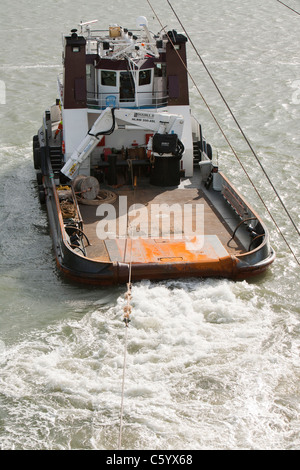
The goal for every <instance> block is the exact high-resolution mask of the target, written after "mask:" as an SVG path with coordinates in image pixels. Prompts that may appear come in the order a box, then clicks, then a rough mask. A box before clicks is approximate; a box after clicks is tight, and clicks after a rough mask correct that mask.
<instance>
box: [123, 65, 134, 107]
mask: <svg viewBox="0 0 300 470" xmlns="http://www.w3.org/2000/svg"><path fill="white" fill-rule="evenodd" d="M120 100H121V101H134V100H135V86H134V80H133V77H132V75H131V73H130V72H120Z"/></svg>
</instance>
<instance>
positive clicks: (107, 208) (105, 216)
mask: <svg viewBox="0 0 300 470" xmlns="http://www.w3.org/2000/svg"><path fill="white" fill-rule="evenodd" d="M96 216H97V217H99V218H100V219H101V220H100V221H99V222H98V223H97V229H96V232H97V237H98V238H99V239H100V240H106V239H115V238H127V237H128V238H131V239H137V238H152V239H155V238H159V237H163V238H165V239H173V240H180V239H182V237H184V238H185V239H186V240H191V239H193V238H195V237H197V240H198V244H199V242H200V241H201V240H202V239H203V234H204V206H203V205H202V204H184V205H183V206H182V205H181V204H176V203H175V204H171V205H169V204H165V203H164V204H151V205H150V206H147V205H143V204H133V205H131V206H130V207H129V208H128V201H127V197H126V196H120V198H119V208H118V210H116V208H115V207H114V206H113V205H112V204H101V205H100V206H99V207H98V208H97V210H96ZM203 240H204V239H203Z"/></svg>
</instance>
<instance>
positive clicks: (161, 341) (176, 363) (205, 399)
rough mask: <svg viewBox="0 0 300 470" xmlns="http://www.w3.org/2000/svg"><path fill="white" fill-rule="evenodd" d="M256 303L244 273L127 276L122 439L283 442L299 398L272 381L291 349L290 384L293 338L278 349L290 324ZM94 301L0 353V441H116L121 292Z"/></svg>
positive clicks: (221, 444)
mask: <svg viewBox="0 0 300 470" xmlns="http://www.w3.org/2000/svg"><path fill="white" fill-rule="evenodd" d="M261 303H262V302H261V300H260V299H259V297H258V292H257V287H256V286H254V285H249V284H247V283H239V284H234V283H232V282H229V281H203V282H199V281H196V280H191V281H188V282H184V283H182V282H179V281H178V282H177V281H176V282H164V283H158V284H152V283H150V282H143V283H140V284H138V285H135V286H134V288H133V314H132V322H131V323H130V327H129V330H128V353H127V365H126V376H125V377H126V380H125V398H124V436H123V446H124V447H125V448H134V449H139V448H164V449H176V448H177V449H179V448H183V449H184V448H186V449H189V448H194V449H197V448H208V449H209V448H216V447H217V448H224V449H226V448H265V447H268V448H276V446H278V445H279V446H283V445H284V446H286V445H287V446H288V440H289V438H290V429H292V427H291V423H293V421H294V420H296V419H297V413H298V411H299V410H298V405H297V403H296V402H295V398H293V396H294V393H292V394H290V393H288V394H287V390H281V387H282V385H281V384H283V383H284V382H285V380H286V379H287V378H288V379H289V380H291V377H290V373H291V369H290V372H288V371H287V370H286V361H289V360H290V355H289V354H291V355H293V354H294V371H293V372H294V373H296V376H295V377H294V378H292V383H293V387H294V388H295V389H296V388H297V365H296V354H297V350H296V349H297V348H296V347H294V350H291V351H290V353H289V354H287V351H285V350H284V348H283V344H284V341H285V340H286V341H287V337H288V335H285V334H284V332H283V331H282V329H281V328H280V327H279V328H278V327H277V328H276V326H275V327H274V325H273V324H272V320H271V319H272V314H271V312H270V310H269V307H268V305H260V306H259V304H261ZM94 304H95V305H94V308H91V306H90V308H89V311H88V312H87V313H86V314H84V315H83V316H82V318H80V319H76V320H74V319H73V320H72V319H66V320H65V321H58V322H56V323H55V324H53V325H51V326H49V327H48V328H45V329H44V330H36V331H32V332H30V334H25V335H24V336H23V337H22V338H20V341H19V342H18V344H15V345H12V346H11V347H7V348H6V350H5V354H4V353H2V375H1V390H2V397H3V400H4V401H5V402H6V405H7V406H6V411H5V416H2V418H3V423H5V425H4V426H5V434H4V435H3V436H2V446H3V448H10V447H12V446H14V447H15V448H27V449H32V448H40V449H43V448H44V449H45V448H46V449H47V448H48V449H49V448H50V449H56V448H58V449H59V448H90V449H92V448H98V449H113V448H116V446H117V436H118V430H119V416H120V400H121V380H122V370H123V355H124V342H125V335H124V325H123V323H122V307H123V305H124V296H123V295H122V296H120V297H119V298H118V299H117V302H116V305H114V306H112V307H109V308H107V307H106V306H102V307H100V308H99V307H98V306H97V302H94ZM258 306H259V308H258ZM298 328H299V325H298ZM278 335H281V337H280V338H279V337H278ZM289 367H290V366H289ZM287 375H288V376H289V377H287ZM298 377H299V371H298ZM283 388H284V387H283ZM8 405H9V406H8ZM24 429H25V430H24ZM294 445H295V442H294Z"/></svg>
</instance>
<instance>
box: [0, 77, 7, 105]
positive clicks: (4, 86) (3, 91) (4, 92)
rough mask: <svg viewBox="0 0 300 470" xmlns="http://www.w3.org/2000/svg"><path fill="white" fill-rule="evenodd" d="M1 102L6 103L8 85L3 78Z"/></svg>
mask: <svg viewBox="0 0 300 470" xmlns="http://www.w3.org/2000/svg"><path fill="white" fill-rule="evenodd" d="M0 104H6V85H5V82H4V81H3V80H0Z"/></svg>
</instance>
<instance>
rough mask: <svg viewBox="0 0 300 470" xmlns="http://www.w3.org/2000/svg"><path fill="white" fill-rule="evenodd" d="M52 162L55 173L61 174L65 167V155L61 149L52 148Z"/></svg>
mask: <svg viewBox="0 0 300 470" xmlns="http://www.w3.org/2000/svg"><path fill="white" fill-rule="evenodd" d="M50 161H51V166H52V170H53V173H54V174H55V173H59V172H60V170H61V168H62V166H63V154H62V151H61V147H50Z"/></svg>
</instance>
